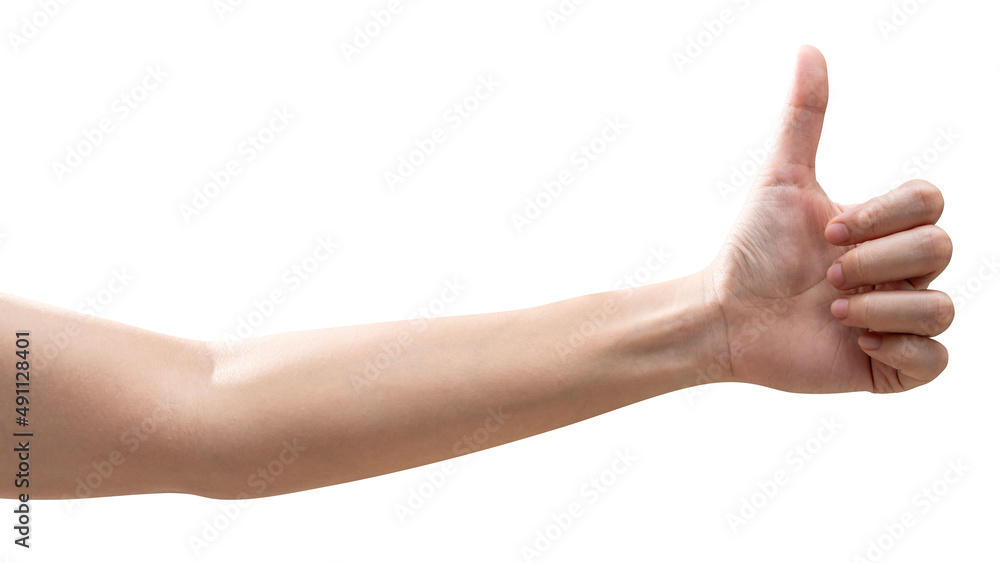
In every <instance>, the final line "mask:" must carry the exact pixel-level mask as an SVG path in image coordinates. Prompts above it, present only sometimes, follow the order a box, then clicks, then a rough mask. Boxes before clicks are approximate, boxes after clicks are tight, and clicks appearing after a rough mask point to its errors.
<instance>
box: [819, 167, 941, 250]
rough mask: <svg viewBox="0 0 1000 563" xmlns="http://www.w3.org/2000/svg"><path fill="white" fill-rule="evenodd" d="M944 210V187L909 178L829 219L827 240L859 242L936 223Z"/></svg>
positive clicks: (842, 243)
mask: <svg viewBox="0 0 1000 563" xmlns="http://www.w3.org/2000/svg"><path fill="white" fill-rule="evenodd" d="M943 210H944V196H943V195H941V190H939V189H937V187H935V186H934V184H931V183H930V182H925V181H923V180H910V181H909V182H906V183H904V184H902V185H900V186H899V187H898V188H896V189H894V190H892V191H890V192H889V193H886V194H883V195H880V196H877V197H874V198H872V199H870V200H868V201H866V202H865V203H862V204H861V205H858V206H855V207H853V208H850V209H848V210H845V211H844V212H843V213H841V214H840V215H837V216H836V217H834V218H833V219H830V222H829V223H827V226H826V240H828V241H830V242H831V243H833V244H837V245H848V244H857V243H860V242H864V241H866V240H872V239H876V238H879V237H884V236H886V235H889V234H892V233H898V232H900V231H905V230H907V229H912V228H913V227H918V226H920V225H933V224H934V223H936V222H937V220H938V218H940V217H941V212H942V211H943Z"/></svg>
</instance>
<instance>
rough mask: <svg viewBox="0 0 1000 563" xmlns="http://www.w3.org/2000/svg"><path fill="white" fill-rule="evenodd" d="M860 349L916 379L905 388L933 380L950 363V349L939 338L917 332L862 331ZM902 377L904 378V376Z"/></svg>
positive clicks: (859, 341) (859, 339)
mask: <svg viewBox="0 0 1000 563" xmlns="http://www.w3.org/2000/svg"><path fill="white" fill-rule="evenodd" d="M858 345H859V346H861V349H862V350H863V351H864V352H865V353H866V354H868V355H869V356H871V358H872V359H874V360H878V361H880V362H882V363H883V364H886V365H888V366H891V367H893V368H895V369H897V370H899V373H900V374H901V375H903V376H905V377H908V378H912V379H914V380H916V384H913V382H911V384H910V385H907V384H906V382H902V381H901V383H902V384H903V388H904V389H909V388H912V387H916V386H917V385H922V384H924V383H927V382H928V381H931V380H932V379H934V378H935V377H937V376H938V375H940V374H941V372H943V371H944V368H945V367H947V366H948V349H947V348H945V346H944V345H943V344H941V343H940V342H938V341H937V340H934V339H931V338H927V337H926V336H917V335H915V334H871V333H869V334H863V335H861V336H860V337H859V338H858ZM901 379H902V378H901Z"/></svg>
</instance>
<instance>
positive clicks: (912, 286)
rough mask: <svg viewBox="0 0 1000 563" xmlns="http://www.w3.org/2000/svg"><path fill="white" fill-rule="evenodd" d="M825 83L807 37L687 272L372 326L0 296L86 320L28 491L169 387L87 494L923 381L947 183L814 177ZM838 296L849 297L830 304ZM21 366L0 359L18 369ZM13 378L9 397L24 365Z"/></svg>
mask: <svg viewBox="0 0 1000 563" xmlns="http://www.w3.org/2000/svg"><path fill="white" fill-rule="evenodd" d="M827 91H828V89H827V77H826V65H825V61H823V59H822V56H821V55H820V54H819V52H818V51H816V50H815V49H811V48H804V49H803V50H802V51H801V52H800V55H799V59H798V62H797V66H796V74H795V80H794V81H793V85H792V88H791V91H790V93H789V99H788V103H787V105H786V110H785V113H784V117H783V119H782V122H781V124H780V125H779V128H778V134H777V143H776V149H775V150H774V152H773V153H772V154H771V155H770V157H769V159H768V161H767V162H766V163H765V165H764V166H763V168H762V172H761V174H760V175H759V176H758V177H757V179H756V181H755V183H754V186H753V188H752V190H751V192H750V194H749V195H748V197H747V201H746V203H745V204H744V207H743V209H742V211H741V213H740V217H739V219H738V220H737V222H736V224H735V225H734V227H733V229H732V231H731V232H730V236H729V237H728V238H727V240H726V243H725V244H724V246H723V248H722V250H721V251H720V252H719V254H718V255H717V256H716V257H715V259H714V260H713V261H712V262H711V264H710V265H709V266H708V267H706V268H705V269H704V270H701V271H699V272H696V273H694V274H691V275H690V276H687V277H684V278H680V279H678V280H672V281H668V282H663V283H658V284H652V285H649V286H643V287H641V288H634V289H626V290H620V291H615V292H608V293H603V294H595V295H590V296H584V297H577V298H573V299H568V300H565V301H560V302H558V303H553V304H549V305H543V306H540V307H534V308H530V309H523V310H518V311H509V312H503V313H490V314H484V315H469V316H463V317H453V318H441V319H435V320H433V321H428V322H427V323H426V324H423V325H420V326H421V327H422V328H420V329H419V330H418V329H417V328H416V327H415V326H414V325H413V324H411V323H409V322H395V323H380V324H375V325H365V326H359V327H341V328H332V329H323V330H316V331H305V332H297V333H287V334H280V335H273V336H264V337H260V338H255V339H251V340H248V341H246V342H245V343H242V344H240V345H238V346H233V347H230V346H227V345H223V344H219V343H206V342H199V341H192V340H184V339H178V338H175V337H169V336H166V335H159V334H156V333H152V332H149V331H143V330H140V329H137V328H133V327H127V326H125V325H122V324H119V323H114V322H112V321H107V320H101V319H94V318H90V317H86V316H84V315H81V314H79V313H73V312H69V311H65V310H61V309H57V308H53V307H48V306H43V305H41V304H38V303H34V302H29V301H27V300H21V299H18V298H13V297H4V298H3V299H2V300H0V307H2V311H3V317H2V319H3V320H2V326H0V328H2V329H3V333H2V334H0V352H2V351H3V350H11V351H13V349H14V340H13V338H12V335H13V334H14V332H15V331H17V330H27V329H30V330H31V331H32V334H34V335H36V336H37V337H39V338H40V339H41V340H42V341H43V342H44V341H45V339H52V338H54V337H55V335H58V334H59V333H60V331H62V330H65V327H66V326H67V325H72V324H76V325H79V326H80V332H79V334H78V335H76V336H74V337H73V338H71V339H69V340H67V343H66V344H65V346H62V347H60V348H59V352H58V354H57V355H56V356H55V357H54V358H53V359H51V360H50V361H49V362H47V363H46V364H45V365H44V366H43V367H41V368H38V367H33V371H32V373H33V375H32V377H33V378H34V379H33V380H32V381H33V383H32V385H35V384H36V383H37V384H38V385H37V387H32V393H33V395H32V405H33V407H32V408H33V409H36V408H37V410H32V413H33V415H32V416H36V417H37V418H36V419H34V420H33V422H32V424H34V425H36V426H34V428H37V429H38V431H39V436H40V437H41V436H44V437H45V438H44V441H43V440H42V439H41V438H40V440H39V444H40V445H44V446H43V447H40V448H39V449H37V450H35V451H36V452H37V454H38V455H37V457H36V458H33V459H35V460H36V461H37V464H34V465H33V466H32V467H33V474H34V475H35V476H36V477H37V481H36V482H34V483H33V484H32V487H36V484H37V488H33V491H38V493H37V494H38V496H37V498H66V497H67V496H68V497H72V496H77V495H75V492H74V490H73V487H74V486H75V485H76V483H77V481H76V479H79V478H83V479H86V477H87V476H88V475H89V474H90V473H92V472H93V471H94V470H95V469H94V468H96V467H98V466H100V467H106V465H103V461H104V460H106V459H110V457H109V456H110V455H113V454H111V453H109V452H112V451H116V450H115V448H118V447H119V443H120V442H121V436H122V435H123V433H125V434H126V435H127V433H128V431H129V429H131V428H137V427H138V428H140V429H141V428H142V425H143V423H145V422H146V420H147V418H148V417H149V415H148V414H144V413H147V412H150V409H154V408H156V407H157V404H158V403H157V402H158V401H161V402H166V403H167V405H168V406H167V407H164V410H162V411H160V412H162V413H165V414H164V415H163V417H162V418H163V420H162V421H159V424H158V425H157V426H156V428H157V430H155V431H154V432H151V433H148V434H149V435H147V436H145V440H143V441H142V442H141V444H140V446H139V447H138V448H137V449H135V450H134V451H130V452H128V454H127V455H124V457H123V459H124V461H123V463H121V464H119V465H115V468H114V473H113V475H111V476H109V477H108V478H105V479H103V480H102V481H101V484H100V485H99V486H98V487H96V488H95V489H94V491H92V494H93V495H96V496H102V495H109V494H130V493H143V492H187V493H192V494H199V495H203V496H209V497H217V498H236V497H241V496H250V497H253V496H268V495H274V494H282V493H287V492H292V491H298V490H305V489H310V488H315V487H320V486H325V485H333V484H336V483H341V482H346V481H350V480H354V479H360V478H364V477H370V476H374V475H379V474H383V473H387V472H390V471H396V470H400V469H404V468H407V467H414V466H417V465H421V464H425V463H430V462H433V461H437V460H441V459H446V458H449V457H453V456H456V455H462V454H464V453H468V452H470V451H474V450H475V449H478V448H480V447H482V448H485V447H493V446H496V445H500V444H503V443H506V442H510V441H512V440H517V439H520V438H524V437H527V436H530V435H534V434H538V433H541V432H545V431H547V430H551V429H553V428H558V427H560V426H565V425H567V424H571V423H573V422H576V421H578V420H583V419H585V418H589V417H592V416H595V415H598V414H600V413H603V412H607V411H610V410H613V409H616V408H619V407H622V406H625V405H627V404H631V403H634V402H637V401H641V400H643V399H647V398H650V397H654V396H656V395H659V394H662V393H667V392H670V391H673V390H677V389H681V388H684V387H688V386H691V385H697V384H701V383H708V382H743V383H753V384H759V385H766V386H769V387H773V388H776V389H781V390H785V391H794V392H807V393H832V392H850V391H869V392H890V391H904V390H908V389H912V388H913V387H916V386H919V385H923V384H925V383H927V382H929V381H931V380H932V379H934V378H935V377H937V375H938V374H940V373H941V371H942V370H943V369H944V367H945V365H946V363H947V351H946V350H945V349H944V347H943V345H941V344H940V343H938V342H936V341H935V340H933V339H931V338H930V337H931V336H934V335H936V334H939V333H940V332H942V331H943V330H945V329H946V328H947V327H948V325H949V324H950V323H951V320H952V318H953V316H954V308H953V306H952V304H951V301H950V299H948V297H947V295H945V294H943V293H940V292H935V291H932V290H929V289H928V284H929V283H930V282H931V280H933V279H934V278H935V277H936V276H937V275H938V274H939V273H940V272H941V271H942V270H943V268H944V267H945V266H946V265H947V263H948V261H949V259H950V256H951V241H950V239H948V237H947V234H945V233H944V231H943V230H941V229H940V228H939V227H936V226H934V223H935V222H936V221H937V219H938V218H939V217H940V215H941V212H942V209H943V197H942V196H941V193H940V191H939V190H937V189H936V188H934V187H933V186H931V185H930V184H927V183H926V182H919V181H915V182H908V183H907V184H904V185H903V186H901V187H900V188H898V189H897V190H894V191H892V192H890V193H889V194H886V195H884V196H880V197H878V198H874V199H873V200H871V201H868V202H865V203H863V204H860V205H857V206H845V205H840V204H837V203H834V202H832V201H831V200H830V199H829V198H828V197H827V195H826V193H825V192H824V191H823V189H822V188H821V187H820V186H819V184H818V182H817V181H816V176H815V156H816V150H817V147H818V143H819V136H820V130H821V128H822V123H823V116H824V112H825V109H826V103H827ZM840 224H842V225H844V228H843V231H846V235H847V238H846V239H844V238H843V237H842V236H841V237H839V238H838V237H837V235H838V231H841V228H840V227H837V226H836V225H840ZM841 234H842V233H841ZM842 298H844V299H846V300H847V301H846V304H847V307H846V311H844V310H841V308H840V305H839V304H838V305H834V304H835V303H840V304H843V303H844V302H843V301H840V300H841V299H842ZM602 311H603V312H604V313H606V314H605V315H603V316H602V315H601V314H600V312H602ZM845 313H846V316H845ZM595 315H596V316H595ZM840 317H843V318H840ZM595 319H596V320H595ZM588 322H589V323H591V325H592V326H591V325H588V324H587V323H588ZM868 329H871V330H868ZM577 334H579V335H582V336H584V338H577V339H574V335H577ZM870 335H877V336H878V337H879V338H878V340H879V341H880V342H879V346H878V347H877V348H875V347H872V346H869V345H868V338H867V337H868V336H870ZM862 344H864V346H862ZM387 347H388V349H387ZM397 347H398V353H397V352H395V350H396V349H397ZM567 347H569V348H570V350H569V352H567V353H564V352H565V350H566V348H567ZM390 351H393V352H392V353H390ZM383 354H385V355H386V358H388V363H386V362H385V361H381V360H380V358H381V357H382V355H383ZM369 362H372V365H374V366H375V367H376V368H377V369H373V370H368V368H367V366H368V363H369ZM383 365H384V367H381V366H383ZM12 367H13V365H12V364H0V375H2V376H3V377H4V378H5V379H6V380H7V381H10V382H13V379H14V374H13V370H12V369H11V368H12ZM371 374H375V375H371ZM3 389H4V393H5V394H4V395H3V396H2V397H0V399H2V400H3V401H4V402H5V403H6V404H11V401H12V397H13V392H14V391H13V387H12V384H11V386H4V387H3ZM491 420H492V423H491V422H490V421H491ZM481 429H482V430H483V432H485V434H483V433H482V432H480V433H479V434H478V435H479V436H485V438H483V439H482V440H479V439H477V438H476V436H477V431H479V430H481ZM9 436H10V435H9V434H7V437H5V440H8V442H7V443H5V444H4V445H5V446H11V447H14V444H13V443H11V442H10V440H11V438H10V437H9ZM467 436H472V443H471V444H470V443H469V442H468V441H467V440H466V439H465V438H466V437H467ZM130 437H131V436H130ZM296 440H298V441H297V442H296ZM95 464H98V465H95ZM272 464H276V465H272ZM271 467H275V468H276V469H275V470H273V471H272V470H271V469H270V468H271ZM262 471H263V474H262V473H261V472H262ZM271 477H273V478H271ZM3 492H4V496H6V497H8V498H9V497H11V496H12V495H13V494H14V493H16V492H17V491H16V490H15V489H14V488H13V487H12V485H11V484H8V485H7V486H6V487H5V488H4V491H3ZM33 494H36V493H33Z"/></svg>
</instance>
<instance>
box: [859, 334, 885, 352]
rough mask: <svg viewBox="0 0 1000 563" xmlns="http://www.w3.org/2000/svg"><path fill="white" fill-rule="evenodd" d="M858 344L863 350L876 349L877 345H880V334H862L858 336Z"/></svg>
mask: <svg viewBox="0 0 1000 563" xmlns="http://www.w3.org/2000/svg"><path fill="white" fill-rule="evenodd" d="M858 344H859V345H860V346H861V347H862V348H864V349H865V350H878V347H879V346H881V345H882V335H881V334H872V333H868V334H862V335H861V336H859V337H858Z"/></svg>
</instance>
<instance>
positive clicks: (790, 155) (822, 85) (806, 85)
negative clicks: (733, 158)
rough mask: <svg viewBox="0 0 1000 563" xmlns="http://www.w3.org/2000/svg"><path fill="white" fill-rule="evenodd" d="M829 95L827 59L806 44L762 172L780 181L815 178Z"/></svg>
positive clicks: (801, 52)
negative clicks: (772, 147)
mask: <svg viewBox="0 0 1000 563" xmlns="http://www.w3.org/2000/svg"><path fill="white" fill-rule="evenodd" d="M828 99H829V85H828V82H827V72H826V59H824V58H823V54H822V53H820V52H819V50H818V49H816V48H815V47H811V46H809V45H803V46H802V47H800V48H799V52H798V57H797V59H796V62H795V74H794V78H793V79H792V85H791V88H790V89H789V91H788V96H787V99H786V100H785V109H784V111H783V112H782V116H781V121H780V123H779V124H778V128H777V131H776V132H775V139H774V150H773V151H771V153H770V155H769V156H768V159H767V161H765V163H764V165H763V166H762V167H761V172H760V174H761V175H762V176H765V177H767V178H768V179H769V180H771V181H772V182H773V183H776V184H802V183H803V180H813V179H815V167H816V149H817V147H818V146H819V137H820V132H821V131H822V130H823V116H824V115H825V114H826V104H827V101H828Z"/></svg>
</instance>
